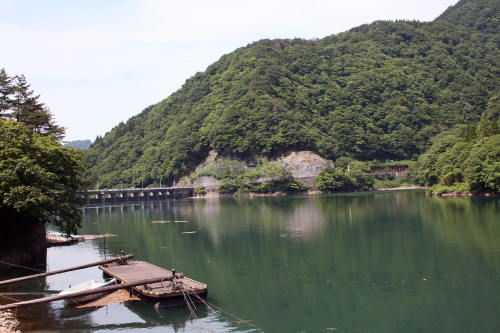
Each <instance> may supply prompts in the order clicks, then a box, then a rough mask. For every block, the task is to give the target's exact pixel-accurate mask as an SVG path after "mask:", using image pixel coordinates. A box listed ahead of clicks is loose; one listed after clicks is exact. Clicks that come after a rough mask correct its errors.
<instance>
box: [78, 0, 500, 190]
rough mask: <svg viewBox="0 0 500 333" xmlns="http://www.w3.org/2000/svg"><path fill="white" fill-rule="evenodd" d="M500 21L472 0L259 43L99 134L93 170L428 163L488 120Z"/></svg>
mask: <svg viewBox="0 0 500 333" xmlns="http://www.w3.org/2000/svg"><path fill="white" fill-rule="evenodd" d="M498 22H500V17H499V2H498V1H494V0H462V1H460V2H459V3H457V5H456V6H454V7H452V8H450V9H449V10H447V11H446V12H445V13H443V14H442V15H441V16H440V17H439V18H437V19H436V20H434V21H433V22H427V23H422V22H416V21H397V22H389V21H377V22H374V23H372V24H368V25H363V26H360V27H357V28H354V29H351V30H350V31H346V32H344V33H341V34H338V35H332V36H329V37H326V38H323V39H321V40H303V39H283V40H281V39H280V40H261V41H258V42H255V43H252V44H250V45H248V46H246V47H242V48H239V49H237V50H236V51H234V52H232V53H231V54H227V55H224V56H222V57H221V59H220V60H219V61H217V62H215V63H214V64H212V65H211V66H209V67H208V68H207V70H206V71H205V72H203V73H197V74H196V75H194V76H193V77H191V78H190V79H188V80H187V81H186V83H185V84H184V85H183V87H182V88H181V89H179V90H178V91H177V92H175V93H174V94H172V95H171V96H170V97H169V98H167V99H165V100H163V101H161V102H159V103H158V104H155V105H152V106H150V107H148V108H146V109H145V110H144V111H143V112H142V113H141V114H139V115H137V116H135V117H133V118H131V119H130V120H129V121H127V122H126V123H120V124H119V125H118V126H116V127H115V128H114V129H113V130H111V131H110V132H109V133H107V134H106V135H105V136H104V137H98V138H97V140H96V141H95V143H94V145H93V146H92V147H91V148H90V149H89V151H88V155H87V163H88V165H89V166H90V168H91V169H90V170H91V175H92V177H93V178H94V181H97V180H98V181H99V184H102V185H101V186H104V187H113V186H117V184H120V183H121V182H123V183H124V184H128V185H131V186H138V185H139V184H141V183H142V181H144V184H153V183H156V184H158V182H159V180H162V183H163V184H168V183H169V182H170V183H172V182H173V181H174V180H178V179H179V178H180V177H181V176H183V175H186V174H188V173H189V172H190V171H192V170H193V169H194V167H196V165H198V164H199V163H200V162H201V161H203V160H204V159H205V158H206V157H207V155H208V153H209V151H210V150H214V151H216V152H217V153H218V154H219V155H220V156H222V155H224V156H229V157H238V158H246V157H248V156H268V157H273V156H277V155H280V154H283V153H286V152H289V151H293V150H311V151H314V152H316V153H318V154H320V155H321V156H322V157H324V158H326V159H328V160H336V159H338V158H339V157H349V158H354V159H357V160H363V161H366V160H373V159H379V160H385V159H391V160H401V159H417V158H418V156H419V154H421V153H423V152H425V151H426V150H427V149H428V148H429V146H430V139H431V138H433V137H434V136H435V135H437V134H439V133H441V132H443V131H446V130H449V129H450V128H453V127H454V126H456V125H471V126H472V125H474V124H476V123H477V122H478V121H480V120H481V115H482V114H483V112H484V111H485V110H486V107H487V103H488V100H489V99H490V98H491V97H492V96H493V95H494V94H496V93H497V92H498V87H499V86H500V84H499V83H500V37H499V29H500V26H499V24H498Z"/></svg>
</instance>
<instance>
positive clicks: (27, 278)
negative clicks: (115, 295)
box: [0, 254, 134, 285]
mask: <svg viewBox="0 0 500 333" xmlns="http://www.w3.org/2000/svg"><path fill="white" fill-rule="evenodd" d="M133 257H134V255H133V254H128V255H126V256H120V257H117V258H111V259H108V260H102V261H97V262H93V263H91V264H86V265H81V266H75V267H70V268H65V269H60V270H58V271H52V272H46V273H41V274H35V275H29V276H23V277H20V278H17V279H10V280H5V281H0V285H3V284H7V283H14V282H19V281H25V280H31V279H37V278H40V277H44V276H49V275H55V274H59V273H64V272H70V271H76V270H78V269H84V268H88V267H92V266H97V265H104V264H109V263H112V262H115V261H120V260H125V259H130V258H133Z"/></svg>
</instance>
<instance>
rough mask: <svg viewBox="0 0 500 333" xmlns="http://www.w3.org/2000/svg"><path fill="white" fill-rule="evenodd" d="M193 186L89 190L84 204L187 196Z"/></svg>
mask: <svg viewBox="0 0 500 333" xmlns="http://www.w3.org/2000/svg"><path fill="white" fill-rule="evenodd" d="M193 191H194V187H165V188H133V189H122V190H89V191H87V193H86V194H85V203H86V205H105V204H117V203H134V202H144V201H160V200H174V199H183V198H189V197H192V196H193V195H194V193H193Z"/></svg>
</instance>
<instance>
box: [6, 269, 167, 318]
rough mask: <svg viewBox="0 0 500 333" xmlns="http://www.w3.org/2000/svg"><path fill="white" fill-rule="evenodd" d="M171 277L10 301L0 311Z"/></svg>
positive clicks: (165, 279)
mask: <svg viewBox="0 0 500 333" xmlns="http://www.w3.org/2000/svg"><path fill="white" fill-rule="evenodd" d="M172 278H173V277H172V275H168V276H164V277H162V278H160V277H155V278H150V279H144V280H140V281H135V282H127V283H122V284H116V285H114V286H109V287H103V288H95V289H91V290H85V291H78V292H76V293H71V294H65V295H55V296H50V297H43V298H37V299H34V300H31V301H24V302H18V303H11V304H7V305H3V306H0V311H3V310H8V309H13V308H18V307H22V306H29V305H36V304H42V303H47V302H52V301H58V300H61V299H67V298H75V297H80V296H87V295H92V294H99V293H107V292H111V291H115V290H118V289H125V288H131V287H135V286H140V285H143V284H150V283H156V282H160V281H167V280H172Z"/></svg>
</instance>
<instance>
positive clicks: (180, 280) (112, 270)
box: [99, 261, 208, 308]
mask: <svg viewBox="0 0 500 333" xmlns="http://www.w3.org/2000/svg"><path fill="white" fill-rule="evenodd" d="M99 268H100V269H101V270H102V271H103V272H104V273H106V274H107V275H109V276H111V277H114V278H116V279H117V280H119V281H121V282H122V283H134V284H135V282H136V281H140V280H144V279H155V278H157V279H158V280H159V282H156V283H150V284H143V285H136V286H134V287H132V288H131V289H132V290H133V291H135V293H136V294H137V296H139V298H141V299H142V300H144V301H146V302H148V303H150V304H152V305H153V306H154V307H156V308H167V307H173V306H181V305H189V304H188V303H187V302H190V303H201V302H203V300H204V299H205V298H206V296H207V294H208V289H207V285H205V284H203V283H200V282H197V281H194V280H192V279H189V278H187V277H184V274H182V273H176V272H175V270H172V271H168V270H166V269H163V268H160V267H157V266H155V265H152V264H150V263H147V262H143V261H127V262H126V263H125V264H119V263H111V264H109V265H101V266H99Z"/></svg>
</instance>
